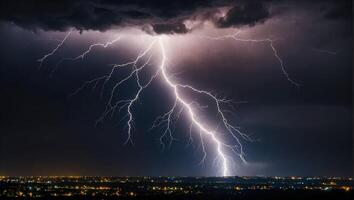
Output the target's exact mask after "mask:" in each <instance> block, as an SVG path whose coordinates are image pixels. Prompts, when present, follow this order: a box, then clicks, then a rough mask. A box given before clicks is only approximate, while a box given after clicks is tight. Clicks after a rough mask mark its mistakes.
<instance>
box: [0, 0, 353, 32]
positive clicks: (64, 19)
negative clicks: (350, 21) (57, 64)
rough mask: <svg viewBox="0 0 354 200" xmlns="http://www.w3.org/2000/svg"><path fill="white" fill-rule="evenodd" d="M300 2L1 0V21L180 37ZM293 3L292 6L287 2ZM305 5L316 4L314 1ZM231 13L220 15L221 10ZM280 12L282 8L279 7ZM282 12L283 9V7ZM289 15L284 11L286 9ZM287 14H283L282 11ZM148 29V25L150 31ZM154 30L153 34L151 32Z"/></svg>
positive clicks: (338, 7)
mask: <svg viewBox="0 0 354 200" xmlns="http://www.w3.org/2000/svg"><path fill="white" fill-rule="evenodd" d="M286 2H292V4H296V2H297V1H290V0H289V1H276V0H273V1H270V0H268V1H256V0H248V1H246V0H193V1H190V0H171V1H166V0H149V1H146V0H119V1H113V0H86V1H85V0H60V1H59V0H52V1H47V0H17V1H13V0H2V1H1V2H0V21H9V22H12V23H14V24H16V25H18V26H21V27H23V28H26V29H30V30H37V29H42V30H55V31H65V30H67V29H69V28H71V27H74V28H76V29H77V30H81V31H82V30H99V31H105V30H108V29H112V28H117V27H127V26H133V27H139V28H142V29H143V30H145V31H147V32H148V33H151V34H174V33H176V34H178V33H182V34H183V33H187V32H189V31H190V30H194V28H193V27H188V28H190V29H187V27H186V26H185V24H184V21H186V20H199V21H211V22H213V23H215V25H216V27H219V28H225V27H240V26H249V27H252V26H254V25H256V24H258V23H263V22H265V21H266V20H268V19H269V18H271V17H273V16H274V15H275V12H273V13H271V12H270V8H271V7H277V6H279V5H283V4H287V3H286ZM328 2H329V3H328V4H329V7H328V9H326V12H327V13H326V14H325V17H326V18H329V19H338V18H343V17H345V18H348V17H351V16H352V15H351V7H352V6H351V1H340V2H337V1H328ZM288 4H290V3H288ZM307 4H312V5H315V4H316V3H314V2H307ZM225 8H226V9H229V10H228V12H227V13H226V15H225V16H222V17H221V16H220V9H225ZM278 10H279V9H278ZM280 10H281V9H280ZM284 12H286V11H284ZM284 12H283V13H284ZM146 27H150V28H148V29H146ZM149 31H151V32H149Z"/></svg>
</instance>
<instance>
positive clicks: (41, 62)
mask: <svg viewBox="0 0 354 200" xmlns="http://www.w3.org/2000/svg"><path fill="white" fill-rule="evenodd" d="M72 32H73V29H71V30H70V31H69V32H68V33H67V34H66V35H65V37H64V38H63V40H61V41H60V42H59V44H58V45H57V46H56V47H55V48H54V49H53V50H52V51H51V52H49V53H47V54H45V55H44V56H43V57H42V58H40V59H38V60H37V61H38V62H39V67H42V64H43V62H44V61H45V60H46V59H47V58H48V57H50V56H52V55H54V54H55V53H56V52H57V51H58V49H59V48H60V47H61V46H62V45H63V44H64V42H65V41H66V39H67V38H68V37H69V36H70V35H71V33H72Z"/></svg>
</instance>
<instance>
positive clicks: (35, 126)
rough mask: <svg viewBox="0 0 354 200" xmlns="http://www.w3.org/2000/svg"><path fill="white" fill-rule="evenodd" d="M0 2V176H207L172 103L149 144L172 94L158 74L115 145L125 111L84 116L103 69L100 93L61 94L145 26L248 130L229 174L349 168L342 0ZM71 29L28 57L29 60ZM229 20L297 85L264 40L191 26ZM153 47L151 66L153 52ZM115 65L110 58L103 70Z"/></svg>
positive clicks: (173, 67) (174, 67) (93, 108)
mask: <svg viewBox="0 0 354 200" xmlns="http://www.w3.org/2000/svg"><path fill="white" fill-rule="evenodd" d="M0 2H1V3H0V34H1V37H0V44H1V48H0V64H1V65H0V92H1V98H0V106H1V109H0V110H1V112H0V113H1V114H0V175H95V176H96V175H97V176H100V175H105V176H106V175H109V176H141V175H153V176H159V175H171V176H172V175H174V176H200V175H202V176H215V175H220V174H219V169H218V165H217V164H215V162H214V159H215V155H216V154H215V151H214V148H213V145H212V144H211V143H210V141H207V140H206V141H205V148H206V151H207V152H208V155H207V157H206V160H205V162H204V163H202V164H200V161H201V160H202V158H203V153H202V147H201V142H200V140H199V134H198V131H197V130H194V131H192V135H193V139H194V142H193V143H192V144H189V141H188V140H189V119H188V116H187V115H186V114H185V113H183V112H182V114H181V116H180V118H179V120H178V121H176V122H175V123H174V124H173V126H172V127H173V128H172V130H173V135H174V137H175V138H176V140H174V141H173V143H172V145H171V146H170V147H168V146H167V147H166V148H165V149H162V146H161V144H160V142H159V137H160V136H161V134H162V133H163V130H164V129H163V128H156V129H153V130H150V127H151V126H152V124H153V122H154V120H155V118H156V117H157V116H159V115H161V114H163V113H165V112H167V111H168V109H169V108H170V107H171V104H173V95H172V93H171V91H169V89H168V87H166V85H165V84H164V82H163V81H162V80H161V79H159V78H157V79H156V80H154V81H153V82H152V84H151V85H150V87H149V88H147V89H146V90H145V91H144V92H143V93H142V95H141V98H140V99H139V101H138V102H137V103H136V104H135V105H134V106H133V109H132V110H133V112H134V127H133V130H132V140H133V144H131V143H128V144H124V142H125V140H126V138H127V126H126V121H127V119H126V118H124V116H125V115H126V110H124V109H123V110H122V111H121V112H116V113H115V114H114V115H113V116H112V117H107V118H106V119H105V120H104V121H103V123H100V124H98V125H96V123H95V122H96V120H97V119H98V118H99V117H100V116H101V115H102V112H103V111H104V110H105V106H106V103H107V100H108V98H109V93H110V89H112V87H113V86H114V82H113V81H111V82H109V83H108V84H107V87H105V88H104V89H103V95H102V96H101V91H100V87H99V86H100V84H99V86H98V87H97V88H93V87H86V88H84V89H83V90H82V91H81V92H79V93H78V94H76V95H74V96H72V97H70V98H68V95H69V94H70V93H72V92H73V91H75V90H76V89H78V88H79V87H80V86H81V85H82V84H83V83H84V82H85V81H88V80H91V79H94V78H96V77H99V76H102V75H105V74H107V73H109V72H110V70H111V65H110V64H113V63H124V62H128V61H130V60H132V59H134V58H135V57H136V56H137V54H138V53H139V52H141V51H142V50H144V48H146V47H147V46H148V44H149V41H151V40H153V39H154V38H157V37H164V40H165V41H166V51H167V56H168V66H167V67H168V68H169V73H170V74H171V76H172V75H173V79H174V80H175V81H177V82H179V83H183V84H190V85H193V86H195V87H196V88H199V89H202V90H206V91H212V92H213V94H217V95H218V97H226V98H228V99H231V100H233V103H232V105H233V108H231V111H232V112H227V117H228V119H229V121H230V123H232V124H234V125H235V126H237V127H240V129H241V130H242V131H243V132H244V133H246V134H248V135H249V136H250V137H251V139H252V141H244V140H243V141H242V144H243V147H244V152H245V154H246V155H245V159H246V160H247V162H248V164H244V163H241V162H240V161H239V160H238V159H236V158H235V166H232V168H233V175H240V176H243V175H251V176H260V175H264V176H273V175H277V176H292V175H300V176H352V175H353V136H352V128H353V117H352V114H353V113H352V112H353V108H352V92H353V88H352V76H353V71H352V67H353V25H352V23H353V16H352V8H353V5H352V1H346V0H343V1H336V0H333V1H330V0H322V1H305V0H303V1H302V0H300V1H295V0H294V1H287V0H284V1H280V0H279V1H277V0H274V1H231V0H230V1H228V0H194V1H190V0H176V1H163V0H149V1H146V0H145V1H144V0H126V1H125V0H120V1H109V0H101V1H100V0H87V1H80V0H71V1H70V0H67V1H66V0H64V1H63V0H62V1H35V0H27V1H25V0H18V1H14V0H12V1H7V0H1V1H0ZM71 29H73V32H72V33H71V35H70V36H69V37H68V38H67V40H66V41H65V42H64V43H63V45H62V46H61V47H60V48H58V51H57V52H56V53H55V54H53V55H52V56H50V57H48V59H47V60H45V62H43V64H42V67H41V68H39V66H40V63H39V62H38V61H37V60H38V59H39V58H41V57H43V56H44V55H45V54H47V53H49V52H51V51H52V50H53V49H54V48H55V47H56V46H57V45H58V43H60V40H62V39H63V38H64V37H65V36H66V35H67V33H68V32H69V31H70V30H71ZM236 31H240V32H239V35H238V37H239V38H243V39H265V38H271V39H273V40H274V46H275V48H276V50H277V51H278V54H279V56H280V57H281V59H283V61H284V64H285V67H286V71H287V73H289V76H290V77H291V79H292V80H294V81H296V82H297V83H299V84H300V87H296V86H294V84H292V83H291V82H290V81H288V80H287V79H286V77H285V76H284V74H283V73H282V70H281V67H280V65H279V62H278V60H277V59H276V57H275V56H274V54H273V51H272V49H271V48H270V45H269V43H267V42H243V41H235V40H232V39H224V40H211V39H207V38H206V37H205V36H208V37H214V38H217V37H221V36H223V35H229V34H233V33H235V32H236ZM117 35H120V36H121V39H120V40H119V41H118V42H116V43H114V44H113V45H111V46H109V47H107V48H103V47H97V48H94V49H93V50H92V51H91V52H90V53H89V54H87V56H86V57H85V59H79V60H75V61H68V60H67V61H64V62H61V63H59V62H60V60H61V59H62V58H72V57H76V56H78V55H80V54H81V53H82V52H84V51H86V50H87V48H88V47H89V46H90V45H91V44H93V43H96V42H101V43H105V42H108V41H110V40H112V39H114V38H115V37H116V36H117ZM154 52H155V53H154V57H153V58H152V62H151V66H149V67H150V68H149V69H152V70H153V69H156V67H157V66H158V65H159V63H160V60H161V58H160V56H159V51H158V49H155V50H154ZM58 63H59V64H58ZM54 69H55V71H53V70H54ZM152 70H150V71H149V70H147V71H146V72H144V76H146V77H148V76H149V74H150V75H151V72H152ZM127 73H128V71H127V70H126V69H122V70H117V71H116V72H115V73H114V74H113V79H114V80H116V81H119V80H120V79H122V78H123V76H125V75H126V74H127ZM136 89H137V87H136V85H134V81H129V82H127V84H125V85H123V86H122V87H121V88H120V89H119V92H116V93H115V95H114V97H115V98H116V99H117V100H118V99H124V98H125V97H131V95H133V94H134V92H136ZM185 95H186V96H189V95H190V94H185ZM189 97H191V95H190V96H189ZM195 98H196V99H197V100H198V102H203V103H205V102H204V100H205V99H203V98H200V97H195ZM206 103H208V102H206ZM209 103H210V102H209ZM208 106H209V107H212V104H208ZM204 115H207V116H209V115H210V116H213V115H214V114H213V112H204V113H203V119H205V120H206V121H208V120H210V121H208V125H211V124H213V123H214V121H213V119H214V118H213V117H205V116H204ZM224 140H225V142H227V140H228V139H227V138H224ZM167 143H168V142H167Z"/></svg>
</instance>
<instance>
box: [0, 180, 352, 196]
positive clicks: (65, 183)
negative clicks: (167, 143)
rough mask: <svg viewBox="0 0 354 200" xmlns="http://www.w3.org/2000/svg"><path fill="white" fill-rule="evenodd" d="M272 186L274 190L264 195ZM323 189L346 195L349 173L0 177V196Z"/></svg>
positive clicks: (212, 193)
mask: <svg viewBox="0 0 354 200" xmlns="http://www.w3.org/2000/svg"><path fill="white" fill-rule="evenodd" d="M274 192H276V193H279V196H278V197H274V196H270V195H269V194H270V193H274ZM297 194H298V195H297ZM328 194H329V196H332V198H333V197H335V198H336V199H337V198H341V199H351V198H352V197H353V180H352V178H339V177H331V178H320V177H227V178H220V177H75V176H69V177H54V176H53V177H1V181H0V196H1V197H23V198H25V197H27V198H55V197H58V198H59V197H60V198H74V199H75V198H98V199H107V198H108V199H109V198H118V197H119V198H141V199H145V198H148V199H154V198H157V197H164V198H171V199H174V198H181V199H185V198H187V199H198V198H202V199H223V198H227V199H228V198H236V199H239V198H240V199H256V198H259V199H267V198H271V199H274V198H280V197H282V198H287V199H292V198H294V199H296V198H300V199H302V198H309V197H313V198H316V197H317V198H318V197H321V198H325V199H326V197H327V196H328ZM294 195H295V196H294ZM311 195H314V196H311ZM296 196H297V197H296Z"/></svg>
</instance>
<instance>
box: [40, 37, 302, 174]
mask: <svg viewBox="0 0 354 200" xmlns="http://www.w3.org/2000/svg"><path fill="white" fill-rule="evenodd" d="M71 32H72V31H70V32H69V33H68V34H67V35H66V36H65V38H64V39H63V40H62V41H61V42H60V43H59V44H58V45H57V47H56V48H55V49H53V50H52V51H51V52H50V53H48V54H46V55H45V56H43V57H42V58H41V59H39V60H38V61H39V62H40V64H41V65H42V63H43V62H44V61H45V60H46V59H47V58H48V57H49V56H51V55H53V54H55V52H56V51H57V50H58V49H59V48H60V47H61V46H62V45H63V43H64V42H65V40H66V39H67V38H68V37H69V35H70V34H71ZM238 34H239V32H237V33H236V34H233V35H225V36H221V37H208V36H203V38H206V39H211V40H225V39H229V38H230V39H233V40H236V41H242V42H259V43H261V42H267V43H269V46H270V48H271V50H272V52H273V54H274V56H275V58H276V59H277V61H278V62H279V64H280V67H281V69H282V73H283V75H284V76H285V77H286V78H287V80H288V81H289V82H290V83H292V84H293V85H295V86H296V87H299V84H298V83H296V82H295V81H293V80H292V79H291V78H290V76H289V74H288V73H287V72H286V70H285V66H284V62H283V60H282V59H281V57H280V56H279V55H278V51H277V49H276V48H275V47H274V40H272V39H242V38H239V37H238ZM164 39H165V38H164V36H157V37H156V38H154V39H153V40H152V41H151V42H150V43H149V45H148V46H147V47H146V48H145V49H143V50H142V51H141V52H140V53H139V54H138V55H137V56H136V57H135V58H134V59H132V60H131V61H129V62H126V63H123V64H113V65H111V69H110V71H109V72H108V73H107V74H105V75H103V76H100V77H97V78H94V79H92V80H89V81H86V82H84V83H83V84H82V85H81V87H79V88H78V89H77V90H75V91H74V92H73V93H71V94H70V96H73V95H76V94H78V93H79V92H81V91H82V90H83V89H85V88H86V87H89V86H91V87H92V88H93V89H95V88H96V87H97V86H98V85H101V97H102V95H103V92H104V91H105V88H106V87H108V86H107V84H108V82H111V81H113V80H112V76H113V75H114V73H115V72H116V71H117V70H119V69H121V68H129V69H130V72H129V73H128V74H127V75H126V76H125V77H123V78H122V79H121V80H119V81H117V82H114V84H113V86H112V89H111V91H110V93H109V95H108V100H107V104H106V106H105V110H104V111H103V113H102V115H101V116H100V117H99V118H98V119H97V121H96V124H98V123H101V122H103V121H104V120H105V118H106V117H107V116H113V114H114V113H115V112H116V110H118V111H119V112H120V111H122V110H123V109H125V111H126V115H125V116H124V117H123V118H122V120H126V126H127V139H126V141H125V144H126V143H128V142H130V143H133V140H132V130H133V127H134V105H135V104H136V102H137V101H138V100H139V98H140V97H141V95H142V93H143V92H144V90H145V89H146V88H148V87H149V85H151V83H152V82H153V81H154V80H155V79H156V78H157V77H159V79H160V80H161V81H162V82H163V83H164V84H165V86H166V87H167V88H168V89H169V90H170V91H171V94H172V95H173V97H174V101H173V104H172V105H171V107H170V109H169V110H168V111H167V112H166V113H164V114H162V115H161V116H159V117H157V119H156V120H155V122H154V123H153V125H152V128H156V127H159V126H164V130H163V133H162V134H161V137H160V143H161V146H162V148H165V142H164V138H166V137H167V138H168V140H169V146H171V144H172V142H173V140H174V137H173V131H172V128H171V127H172V126H171V124H172V123H173V121H174V118H175V117H177V119H178V117H179V116H180V115H181V113H184V114H186V116H188V121H189V123H190V135H189V143H192V142H193V137H192V132H193V130H197V131H199V137H200V144H201V146H202V151H203V158H202V161H201V162H202V163H203V162H204V160H205V159H206V157H207V153H206V148H205V142H204V141H209V143H212V144H213V145H214V146H213V148H214V151H215V152H216V155H217V157H216V161H217V163H218V164H219V166H220V174H221V175H222V176H230V175H232V174H233V173H232V169H231V168H230V166H231V164H232V163H234V158H238V159H239V160H241V161H242V162H243V163H247V162H246V160H245V158H244V157H245V153H244V150H243V147H242V141H250V140H251V139H250V137H249V136H248V135H247V134H245V133H243V132H241V131H240V129H239V128H238V127H236V126H233V125H231V123H230V122H229V120H228V119H227V116H226V114H225V112H226V111H225V110H223V109H222V107H223V105H224V104H225V105H228V104H230V101H229V100H227V99H224V98H218V97H217V96H216V95H214V94H212V93H211V92H209V91H205V90H200V89H197V88H195V87H193V86H192V85H188V84H182V83H178V82H177V81H175V80H173V76H171V75H170V74H169V70H168V66H167V60H168V56H167V53H166V49H165V45H164ZM118 40H120V37H118V38H116V39H114V40H112V41H110V42H107V43H105V44H103V43H95V44H92V45H90V46H89V47H88V49H87V50H86V51H84V52H83V53H81V54H80V55H78V56H76V57H73V58H63V59H62V60H60V61H59V63H58V64H57V65H59V64H60V63H61V62H63V61H64V60H71V61H74V60H78V59H84V58H85V56H86V55H87V54H88V53H90V52H91V51H92V50H93V49H94V48H95V47H98V46H100V47H103V48H106V47H108V46H110V45H112V44H114V43H115V42H117V41H118ZM156 48H157V50H158V51H157V52H158V55H159V56H160V57H161V60H160V61H159V65H158V67H157V69H154V73H152V75H150V76H149V79H148V80H147V81H145V82H144V81H142V78H141V77H142V74H141V72H142V71H143V70H144V69H146V68H149V67H150V66H151V63H150V62H151V59H152V57H153V56H154V53H156V51H153V49H156ZM131 80H133V81H134V84H135V85H136V86H137V90H136V91H135V92H134V95H133V96H132V97H131V98H127V99H120V100H115V94H116V93H117V92H118V89H119V88H120V86H122V85H123V84H127V82H128V81H131ZM183 91H188V92H191V93H193V94H195V95H198V96H200V97H203V98H208V99H209V100H210V101H211V102H212V106H215V108H216V112H217V118H218V119H219V120H220V123H219V124H218V125H217V126H216V127H210V125H209V124H207V123H206V122H203V119H202V117H201V116H200V112H199V110H204V107H203V106H201V105H200V104H199V103H198V102H197V101H191V100H188V98H187V97H186V96H184V95H183V94H184V93H183ZM209 106H210V105H209ZM221 127H222V130H223V131H220V128H221ZM225 135H228V136H231V138H232V141H227V142H226V141H224V140H225V139H223V136H225Z"/></svg>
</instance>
